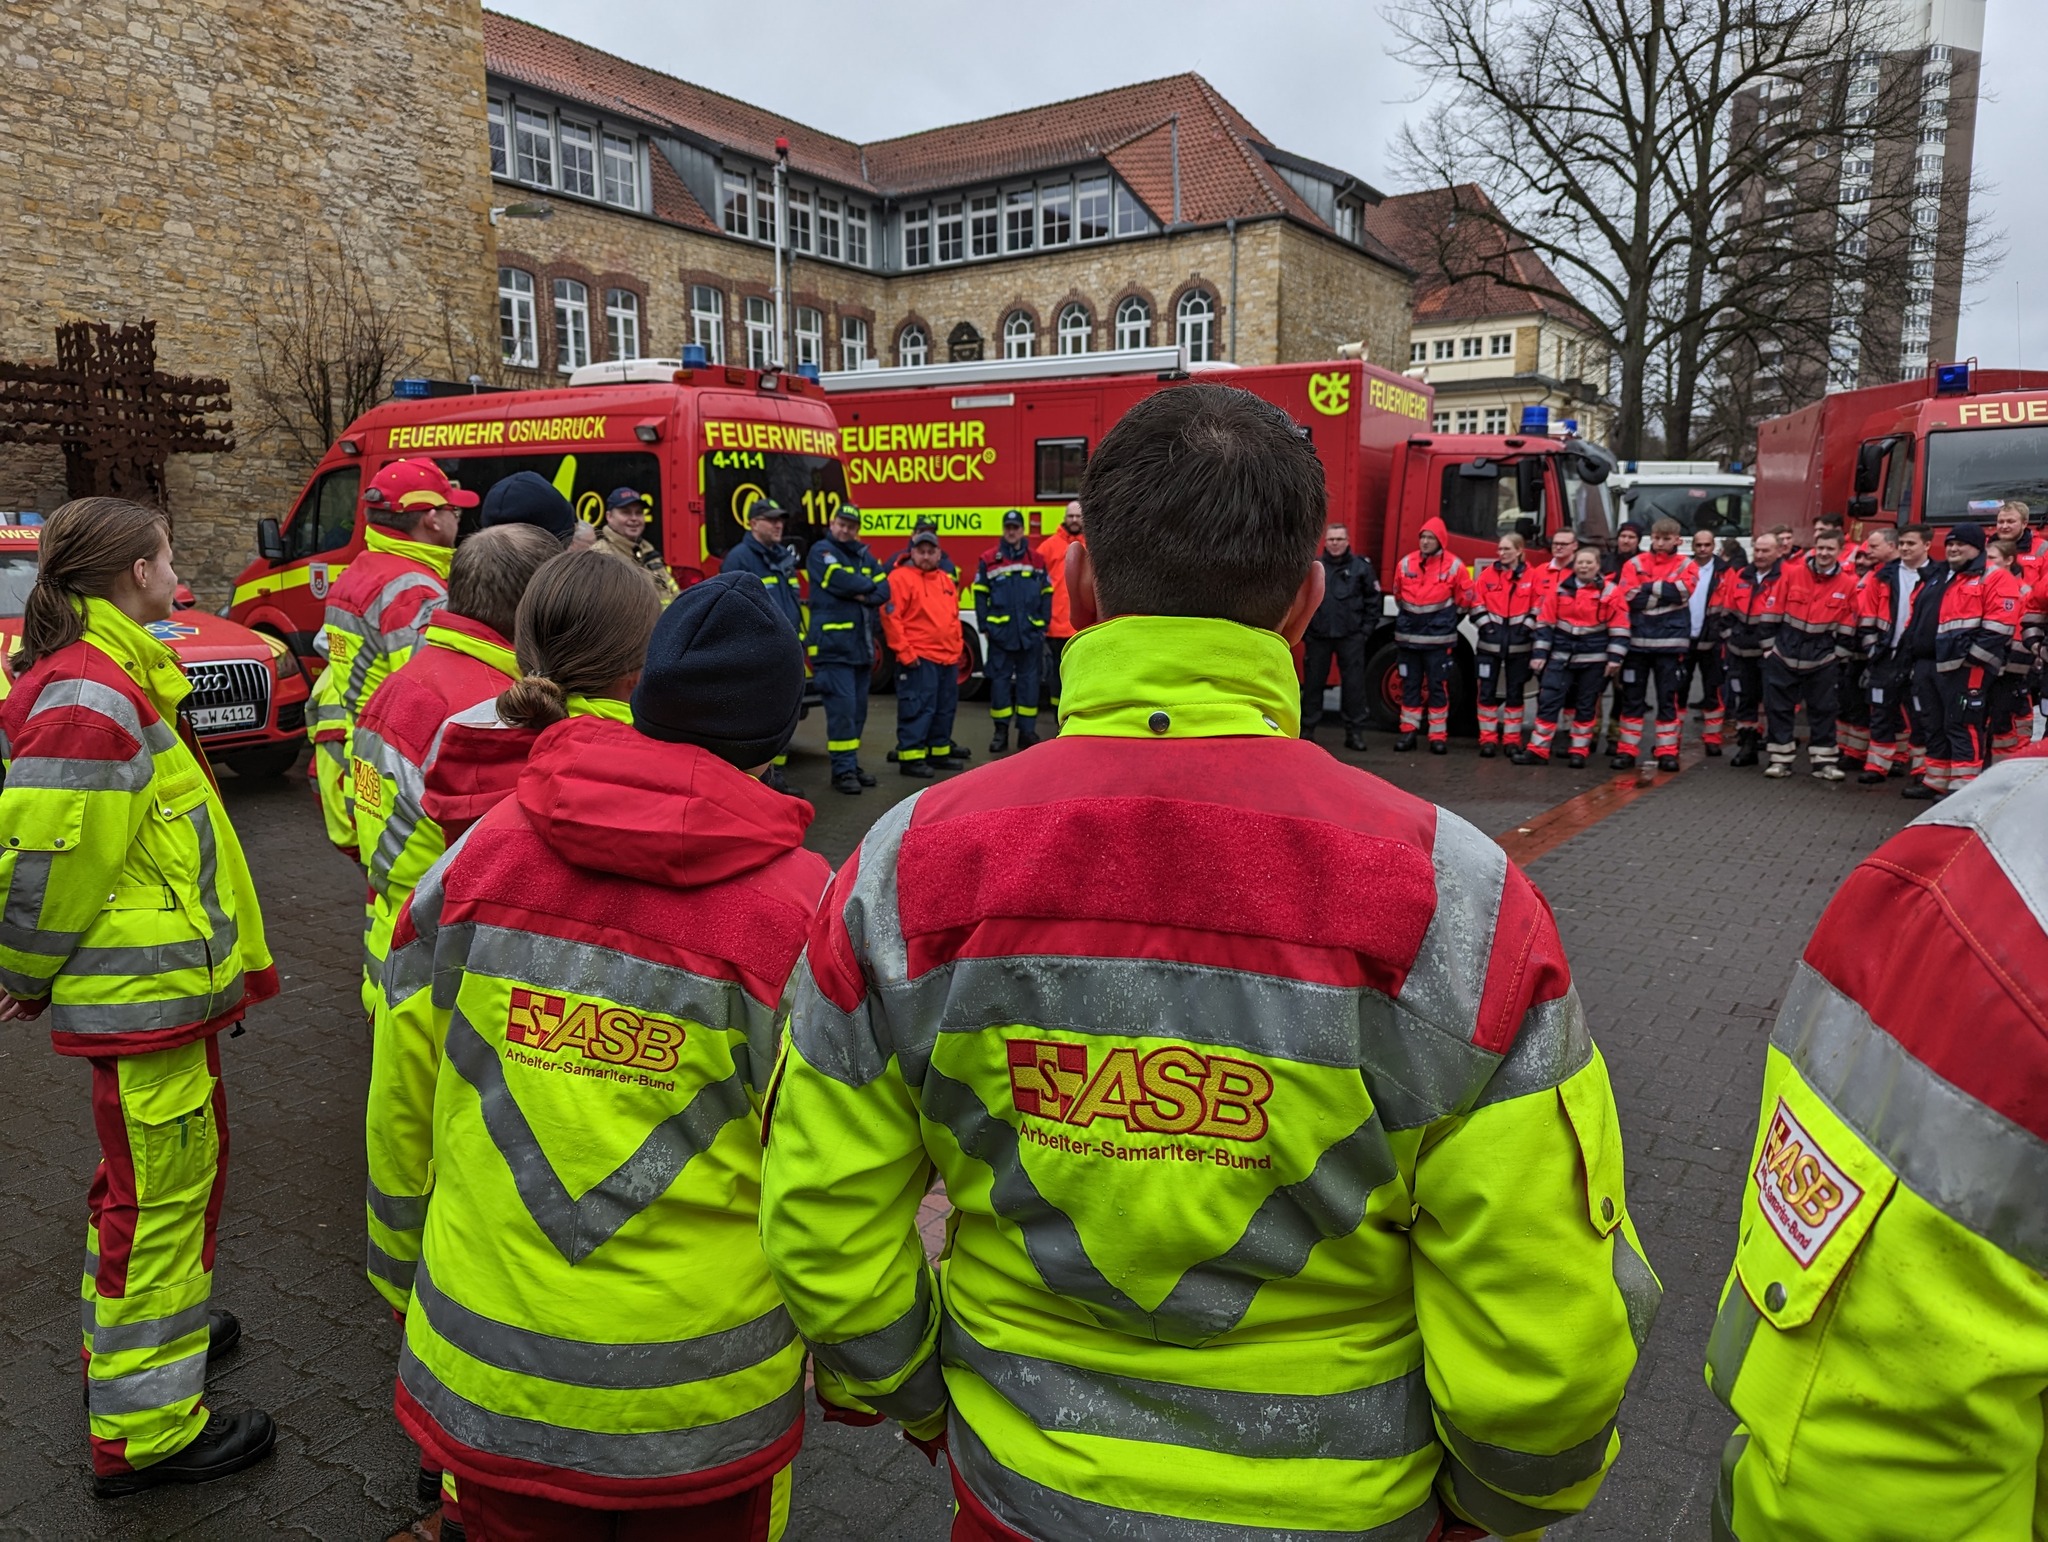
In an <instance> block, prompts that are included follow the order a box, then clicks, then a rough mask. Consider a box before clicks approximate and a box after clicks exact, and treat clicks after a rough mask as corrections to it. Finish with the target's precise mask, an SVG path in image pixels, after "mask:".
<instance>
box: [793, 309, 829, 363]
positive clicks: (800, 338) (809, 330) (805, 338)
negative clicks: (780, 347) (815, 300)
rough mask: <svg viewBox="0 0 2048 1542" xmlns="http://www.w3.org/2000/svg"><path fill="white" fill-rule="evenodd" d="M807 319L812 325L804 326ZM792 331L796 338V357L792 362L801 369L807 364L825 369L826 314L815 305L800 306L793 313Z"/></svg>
mask: <svg viewBox="0 0 2048 1542" xmlns="http://www.w3.org/2000/svg"><path fill="white" fill-rule="evenodd" d="M806 318H808V319H809V322H810V325H809V326H808V327H806V326H805V325H804V323H805V320H806ZM790 330H791V332H792V334H793V335H794V336H795V338H796V357H795V359H793V360H792V361H791V362H792V363H794V364H795V365H796V366H797V367H798V368H799V369H801V368H802V367H803V366H804V365H806V364H815V365H816V366H817V367H818V368H819V369H823V368H824V367H825V313H824V312H823V311H821V310H819V309H818V308H817V307H816V306H815V305H799V306H797V307H795V308H794V310H793V311H792V313H791V321H790Z"/></svg>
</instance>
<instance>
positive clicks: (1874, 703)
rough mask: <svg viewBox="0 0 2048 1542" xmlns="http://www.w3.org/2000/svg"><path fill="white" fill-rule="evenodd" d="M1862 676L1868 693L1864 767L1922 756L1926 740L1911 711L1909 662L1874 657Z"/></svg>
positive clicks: (1870, 768) (1882, 767)
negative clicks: (1868, 721)
mask: <svg viewBox="0 0 2048 1542" xmlns="http://www.w3.org/2000/svg"><path fill="white" fill-rule="evenodd" d="M1863 678H1864V682H1865V691H1866V693H1867V694H1868V695H1869V697H1870V750H1869V753H1867V754H1866V755H1865V756H1864V757H1863V768H1864V770H1866V771H1889V770H1891V769H1892V767H1894V766H1903V765H1905V764H1907V762H1908V760H1909V758H1910V759H1919V758H1921V757H1923V756H1924V755H1925V753H1926V749H1927V740H1926V738H1925V736H1924V735H1923V733H1922V731H1921V728H1920V720H1919V718H1918V716H1917V715H1916V714H1915V713H1914V712H1913V711H1912V700H1913V666H1912V665H1911V664H1910V663H1909V662H1907V661H1906V660H1904V659H1878V660H1876V661H1874V662H1873V663H1871V664H1870V665H1869V667H1868V668H1867V669H1866V670H1865V671H1864V677H1863ZM1902 740H1903V741H1904V742H1903V743H1902V742H1901V741H1902Z"/></svg>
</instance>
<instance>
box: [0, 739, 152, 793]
mask: <svg viewBox="0 0 2048 1542" xmlns="http://www.w3.org/2000/svg"><path fill="white" fill-rule="evenodd" d="M154 775H156V757H155V756H154V755H152V754H150V752H149V751H148V750H146V749H142V750H137V751H136V752H135V753H134V754H133V755H131V756H130V757H129V758H128V759H126V760H70V759H62V760H60V759H58V758H56V757H54V756H49V755H23V756H22V757H21V758H20V759H18V760H14V761H11V762H10V763H9V764H8V767H7V785H8V786H9V787H14V788H35V789H39V790H43V791H50V792H140V791H142V789H143V788H145V787H147V786H148V785H149V780H150V778H151V777H152V776H154Z"/></svg>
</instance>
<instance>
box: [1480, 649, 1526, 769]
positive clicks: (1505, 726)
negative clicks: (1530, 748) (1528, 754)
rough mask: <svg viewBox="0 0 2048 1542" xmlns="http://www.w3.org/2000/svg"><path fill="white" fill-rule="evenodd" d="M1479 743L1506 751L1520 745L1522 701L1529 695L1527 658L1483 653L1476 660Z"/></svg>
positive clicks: (1512, 654)
mask: <svg viewBox="0 0 2048 1542" xmlns="http://www.w3.org/2000/svg"><path fill="white" fill-rule="evenodd" d="M1477 662H1478V669H1479V742H1480V743H1481V744H1499V743H1501V742H1503V741H1505V742H1506V743H1507V745H1508V747H1509V748H1510V749H1513V748H1516V747H1517V746H1519V745H1520V744H1521V742H1522V718H1523V708H1522V703H1523V698H1524V697H1526V696H1527V695H1528V694H1529V655H1528V654H1526V653H1484V652H1482V653H1481V654H1480V655H1479V656H1478V661H1477Z"/></svg>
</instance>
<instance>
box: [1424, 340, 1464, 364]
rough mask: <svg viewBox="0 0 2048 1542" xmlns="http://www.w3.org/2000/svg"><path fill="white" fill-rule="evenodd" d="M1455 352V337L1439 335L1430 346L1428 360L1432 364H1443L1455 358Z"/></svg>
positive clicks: (1456, 343)
mask: <svg viewBox="0 0 2048 1542" xmlns="http://www.w3.org/2000/svg"><path fill="white" fill-rule="evenodd" d="M1457 354H1458V340H1457V339H1456V338H1455V337H1439V338H1437V339H1435V340H1434V342H1433V343H1432V344H1431V346H1430V350H1429V361H1430V363H1432V364H1443V363H1446V362H1448V361H1449V360H1451V359H1454V358H1456V357H1457Z"/></svg>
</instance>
